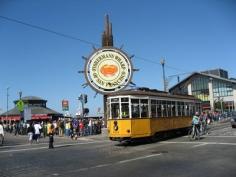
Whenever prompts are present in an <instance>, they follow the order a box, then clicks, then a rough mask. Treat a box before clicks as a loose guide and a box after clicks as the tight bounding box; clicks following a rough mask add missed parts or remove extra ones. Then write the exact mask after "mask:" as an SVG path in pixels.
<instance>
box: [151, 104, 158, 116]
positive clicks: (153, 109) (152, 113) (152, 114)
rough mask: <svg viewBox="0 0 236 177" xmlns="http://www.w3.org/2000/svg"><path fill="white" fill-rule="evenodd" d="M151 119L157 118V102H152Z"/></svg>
mask: <svg viewBox="0 0 236 177" xmlns="http://www.w3.org/2000/svg"><path fill="white" fill-rule="evenodd" d="M151 117H157V101H156V100H151Z"/></svg>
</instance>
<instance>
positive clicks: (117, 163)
mask: <svg viewBox="0 0 236 177" xmlns="http://www.w3.org/2000/svg"><path fill="white" fill-rule="evenodd" d="M160 155H162V154H161V153H159V154H151V155H146V156H141V157H137V158H133V159H126V160H121V161H118V162H114V163H106V164H99V165H96V166H92V167H87V168H86V167H85V168H80V169H76V170H70V171H68V172H67V175H68V173H76V172H80V171H89V170H91V169H95V168H102V167H108V166H112V165H119V164H124V163H128V162H133V161H137V160H142V159H147V158H152V157H156V156H160Z"/></svg>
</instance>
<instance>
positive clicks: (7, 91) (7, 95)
mask: <svg viewBox="0 0 236 177" xmlns="http://www.w3.org/2000/svg"><path fill="white" fill-rule="evenodd" d="M9 89H10V87H7V112H6V120H7V119H8V100H9Z"/></svg>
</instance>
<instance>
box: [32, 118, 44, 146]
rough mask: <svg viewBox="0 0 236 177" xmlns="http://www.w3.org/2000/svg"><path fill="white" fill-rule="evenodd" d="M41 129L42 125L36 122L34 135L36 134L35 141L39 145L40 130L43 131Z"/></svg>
mask: <svg viewBox="0 0 236 177" xmlns="http://www.w3.org/2000/svg"><path fill="white" fill-rule="evenodd" d="M41 128H42V127H41V125H40V124H39V123H38V122H36V123H35V124H34V134H35V139H36V141H37V143H38V142H39V138H40V129H41Z"/></svg>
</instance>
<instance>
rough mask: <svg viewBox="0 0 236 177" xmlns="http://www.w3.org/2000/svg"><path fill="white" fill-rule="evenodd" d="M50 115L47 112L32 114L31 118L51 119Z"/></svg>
mask: <svg viewBox="0 0 236 177" xmlns="http://www.w3.org/2000/svg"><path fill="white" fill-rule="evenodd" d="M49 118H50V116H48V115H47V114H32V116H31V119H32V120H39V119H40V120H42V119H49Z"/></svg>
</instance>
